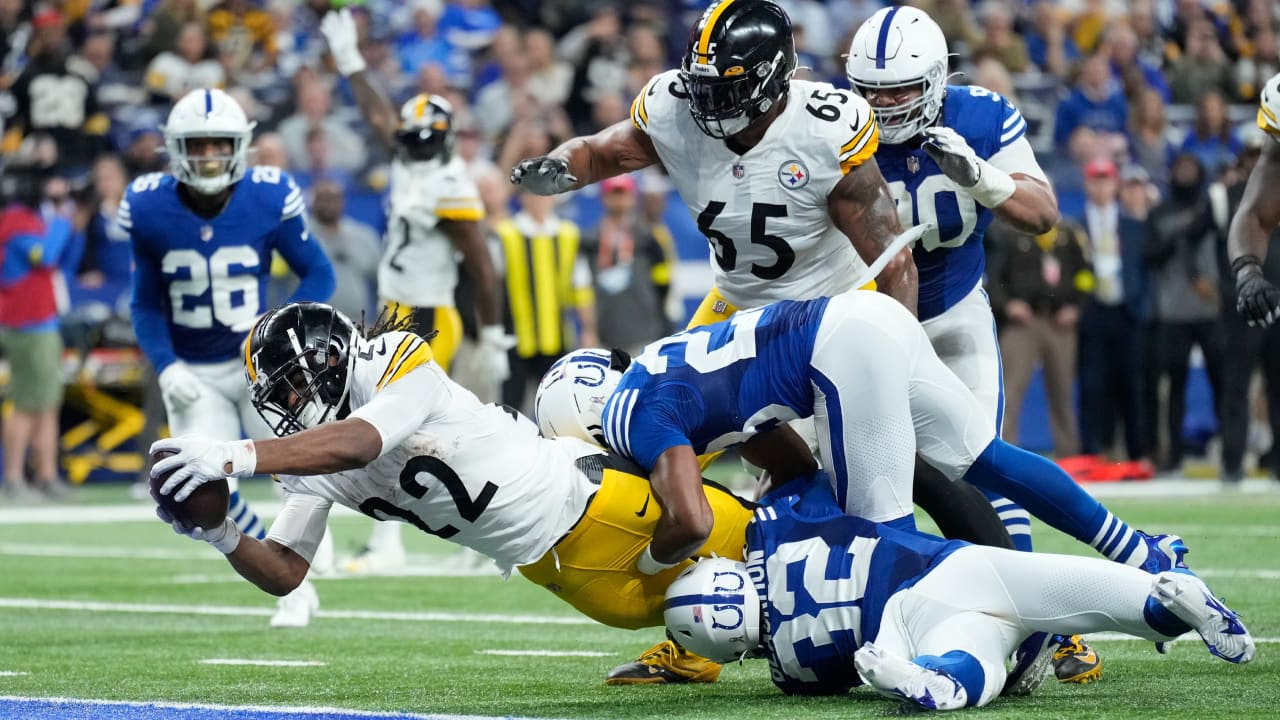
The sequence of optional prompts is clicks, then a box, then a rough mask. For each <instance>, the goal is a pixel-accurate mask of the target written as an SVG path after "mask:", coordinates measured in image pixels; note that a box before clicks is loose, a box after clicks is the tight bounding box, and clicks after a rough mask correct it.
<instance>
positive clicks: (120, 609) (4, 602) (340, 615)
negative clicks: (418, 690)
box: [0, 597, 603, 627]
mask: <svg viewBox="0 0 1280 720" xmlns="http://www.w3.org/2000/svg"><path fill="white" fill-rule="evenodd" d="M0 608H15V609H21V610H66V611H72V612H97V613H133V614H146V615H229V616H242V617H243V616H263V617H269V616H271V615H273V614H274V613H275V609H274V608H271V607H251V606H230V605H161V604H150V603H112V602H94V601H81V600H40V599H36V598H3V597H0ZM315 616H316V617H318V618H321V619H325V618H330V619H335V620H386V621H391V622H424V623H425V622H450V623H464V622H469V623H493V624H498V625H596V624H597V623H596V622H595V621H594V620H591V619H588V618H586V617H584V616H574V615H501V614H485V613H457V612H444V611H439V612H435V611H421V612H384V611H379V610H320V611H319V612H317V613H316V615H315ZM601 627H603V626H601Z"/></svg>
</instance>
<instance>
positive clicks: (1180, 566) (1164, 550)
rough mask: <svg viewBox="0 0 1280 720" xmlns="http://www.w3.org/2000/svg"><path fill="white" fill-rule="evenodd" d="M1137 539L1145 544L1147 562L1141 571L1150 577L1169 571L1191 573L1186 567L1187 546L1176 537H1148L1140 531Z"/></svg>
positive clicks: (1143, 564) (1188, 551)
mask: <svg viewBox="0 0 1280 720" xmlns="http://www.w3.org/2000/svg"><path fill="white" fill-rule="evenodd" d="M1138 537H1140V538H1142V541H1143V542H1144V543H1146V544H1147V560H1146V562H1144V563H1142V569H1143V570H1145V571H1147V572H1149V573H1151V574H1152V575H1159V574H1160V573H1162V572H1168V571H1170V570H1172V571H1174V572H1179V571H1180V572H1187V573H1189V572H1191V569H1190V568H1188V567H1187V561H1186V556H1187V554H1188V553H1190V552H1191V551H1190V550H1188V549H1187V544H1186V543H1185V542H1183V541H1182V538H1180V537H1178V536H1177V535H1148V534H1146V533H1144V532H1142V531H1141V530H1139V531H1138Z"/></svg>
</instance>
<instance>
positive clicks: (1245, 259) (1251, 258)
mask: <svg viewBox="0 0 1280 720" xmlns="http://www.w3.org/2000/svg"><path fill="white" fill-rule="evenodd" d="M1246 265H1255V266H1257V268H1258V272H1262V258H1259V257H1258V256H1257V255H1253V254H1245V255H1241V256H1240V257H1238V258H1236V259H1235V260H1232V261H1231V273H1232V274H1233V275H1239V274H1240V271H1241V270H1243V269H1244V268H1245V266H1246Z"/></svg>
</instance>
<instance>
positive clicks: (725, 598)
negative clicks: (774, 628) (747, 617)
mask: <svg viewBox="0 0 1280 720" xmlns="http://www.w3.org/2000/svg"><path fill="white" fill-rule="evenodd" d="M745 602H746V596H745V595H678V596H676V597H673V598H667V609H668V610H670V609H671V608H678V607H688V606H690V605H716V604H719V605H742V604H743V603H745Z"/></svg>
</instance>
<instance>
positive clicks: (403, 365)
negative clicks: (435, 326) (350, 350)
mask: <svg viewBox="0 0 1280 720" xmlns="http://www.w3.org/2000/svg"><path fill="white" fill-rule="evenodd" d="M357 352H358V355H357V363H356V373H355V374H356V381H357V382H360V383H361V384H364V385H367V386H368V387H369V392H370V393H374V392H377V391H379V390H381V389H382V388H384V387H386V386H387V385H390V384H391V383H393V382H395V381H396V380H399V379H400V378H402V377H404V376H405V375H406V374H408V373H409V371H410V370H413V369H414V368H417V367H419V366H421V365H425V364H427V363H429V362H431V360H432V358H433V357H434V355H432V353H431V347H430V346H429V345H427V342H426V341H425V340H423V339H422V338H421V337H419V336H418V335H416V334H414V333H411V332H389V333H386V334H383V335H379V336H378V337H375V338H373V339H371V340H367V341H362V342H361V343H360V344H359V349H358V351H357Z"/></svg>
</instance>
